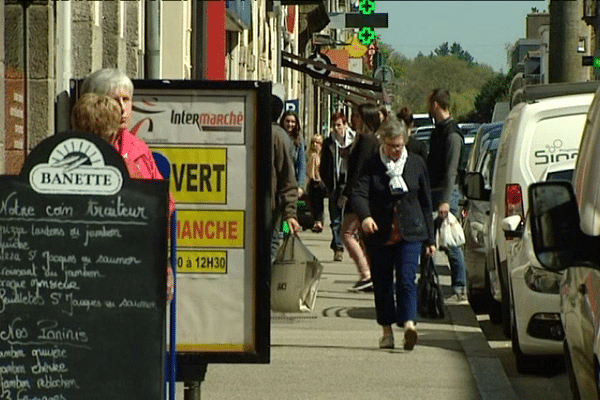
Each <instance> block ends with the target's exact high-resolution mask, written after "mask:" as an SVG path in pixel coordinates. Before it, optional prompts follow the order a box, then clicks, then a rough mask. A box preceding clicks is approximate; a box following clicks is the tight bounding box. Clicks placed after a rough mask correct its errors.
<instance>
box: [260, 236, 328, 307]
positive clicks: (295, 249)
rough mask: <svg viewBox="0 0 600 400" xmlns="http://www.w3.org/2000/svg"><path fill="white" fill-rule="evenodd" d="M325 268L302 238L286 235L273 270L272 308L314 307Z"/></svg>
mask: <svg viewBox="0 0 600 400" xmlns="http://www.w3.org/2000/svg"><path fill="white" fill-rule="evenodd" d="M321 272H323V266H322V265H321V263H320V262H319V260H317V258H316V257H315V256H314V255H313V254H312V253H311V252H310V250H308V248H306V246H305V245H304V244H303V243H302V241H301V240H300V238H299V237H298V236H296V235H287V236H285V237H284V239H283V242H282V243H281V246H280V247H279V252H278V253H277V256H276V257H275V261H274V262H273V267H272V270H271V310H273V311H278V312H310V311H313V310H314V308H315V303H316V301H317V289H318V286H319V280H320V278H321Z"/></svg>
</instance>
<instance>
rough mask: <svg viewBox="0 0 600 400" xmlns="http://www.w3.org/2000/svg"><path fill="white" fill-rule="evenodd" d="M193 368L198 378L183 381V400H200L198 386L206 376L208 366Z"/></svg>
mask: <svg viewBox="0 0 600 400" xmlns="http://www.w3.org/2000/svg"><path fill="white" fill-rule="evenodd" d="M194 367H195V369H194V371H195V372H196V373H197V374H198V378H197V379H195V380H185V381H184V383H183V384H184V391H183V400H200V385H201V384H202V382H203V381H204V377H205V376H206V369H207V367H208V364H201V365H195V366H194ZM196 368H197V369H196Z"/></svg>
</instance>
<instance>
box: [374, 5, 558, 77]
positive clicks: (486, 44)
mask: <svg viewBox="0 0 600 400" xmlns="http://www.w3.org/2000/svg"><path fill="white" fill-rule="evenodd" d="M376 6H377V9H376V12H378V13H388V25H389V27H388V28H376V29H375V31H376V32H377V34H379V35H380V39H381V41H382V42H383V43H386V44H389V45H391V46H392V47H393V48H394V50H396V51H397V52H398V53H400V54H403V55H404V56H406V57H408V58H414V57H415V56H416V55H417V54H418V53H419V51H420V52H421V53H423V54H424V55H429V53H431V52H432V51H433V50H434V49H436V48H437V47H438V46H439V45H441V44H442V43H444V42H448V44H449V45H452V43H454V42H457V43H459V44H460V45H461V47H462V48H463V49H464V50H466V51H468V52H469V54H471V55H472V56H473V57H474V58H475V61H477V62H478V63H480V64H487V65H489V66H491V67H492V68H493V69H494V70H495V71H496V72H500V71H503V72H505V73H506V72H508V70H509V68H508V62H507V57H506V45H508V44H511V45H512V44H514V43H515V42H516V41H517V39H520V38H524V37H525V17H526V16H527V14H528V13H530V12H531V9H532V8H533V7H536V8H537V9H538V10H539V11H547V10H548V3H547V1H546V0H535V1H531V0H525V1H522V0H488V1H471V0H438V1H419V0H377V3H376Z"/></svg>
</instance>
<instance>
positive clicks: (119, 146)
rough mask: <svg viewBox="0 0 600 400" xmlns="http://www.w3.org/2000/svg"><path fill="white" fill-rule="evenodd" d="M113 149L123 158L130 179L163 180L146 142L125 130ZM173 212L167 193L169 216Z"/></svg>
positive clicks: (172, 204)
mask: <svg viewBox="0 0 600 400" xmlns="http://www.w3.org/2000/svg"><path fill="white" fill-rule="evenodd" d="M113 147H114V148H115V150H117V151H118V152H119V154H120V155H121V156H122V157H123V161H125V165H126V166H127V171H129V176H131V178H133V179H160V180H162V179H163V176H162V175H161V174H160V171H159V170H158V167H157V166H156V163H155V162H154V157H152V152H151V151H150V148H148V145H147V144H146V142H144V141H143V140H142V139H139V138H137V137H136V136H134V135H132V134H131V133H130V132H129V131H128V130H126V129H125V130H123V131H121V132H120V133H119V134H118V136H117V139H116V140H115V141H114V143H113ZM173 211H175V198H174V197H173V194H172V193H171V192H169V215H171V214H172V213H173Z"/></svg>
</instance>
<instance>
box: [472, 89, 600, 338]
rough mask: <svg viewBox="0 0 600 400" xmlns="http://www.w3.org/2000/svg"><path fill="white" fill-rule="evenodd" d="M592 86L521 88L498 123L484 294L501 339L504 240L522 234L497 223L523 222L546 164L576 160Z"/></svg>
mask: <svg viewBox="0 0 600 400" xmlns="http://www.w3.org/2000/svg"><path fill="white" fill-rule="evenodd" d="M597 88H598V83H596V82H581V83H568V84H562V83H561V84H550V85H534V86H527V87H525V89H524V90H523V92H524V93H523V95H524V98H525V101H523V102H521V103H519V104H517V105H515V106H514V107H513V108H512V109H511V111H510V113H509V114H508V116H507V118H506V120H505V122H504V126H503V129H502V135H501V139H500V144H499V148H498V153H497V156H496V163H495V167H494V176H493V179H492V190H491V196H490V218H489V220H488V221H487V223H488V226H487V232H488V241H487V242H486V243H487V246H488V248H487V249H486V269H487V273H488V275H489V285H488V286H489V287H488V290H490V292H491V293H490V295H491V296H492V297H493V299H494V300H496V301H497V302H500V304H499V306H500V307H498V306H492V307H491V313H492V314H497V313H501V316H502V322H503V326H504V333H505V334H506V336H507V337H510V335H511V318H510V304H511V299H510V293H511V290H510V289H511V288H510V279H509V277H510V276H511V275H510V273H511V271H509V270H508V266H507V256H508V242H509V241H515V240H521V237H522V234H523V230H522V229H516V230H515V231H514V233H513V234H512V235H507V236H509V237H508V238H507V237H505V232H504V231H503V229H502V222H503V220H504V219H505V218H506V217H510V216H512V215H518V216H520V218H521V221H523V220H524V216H525V213H526V211H527V209H528V204H527V198H526V196H525V193H526V192H527V188H528V186H529V185H530V184H532V183H534V182H538V181H540V180H541V179H542V176H543V174H544V172H545V171H546V170H547V169H548V167H549V166H551V165H552V164H554V163H559V162H563V161H566V160H570V159H574V158H576V157H577V153H578V148H579V142H580V139H581V134H582V132H583V127H584V124H585V120H586V114H587V111H588V109H589V106H590V104H591V102H592V99H593V96H594V94H593V93H594V92H595V90H596V89H597ZM481 187H483V186H481ZM484 191H485V190H482V192H484ZM521 226H522V224H521ZM557 296H558V295H557ZM496 304H498V303H496ZM556 304H558V303H556ZM558 312H559V310H558V309H557V310H556V313H558ZM496 319H498V318H497V316H496Z"/></svg>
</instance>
